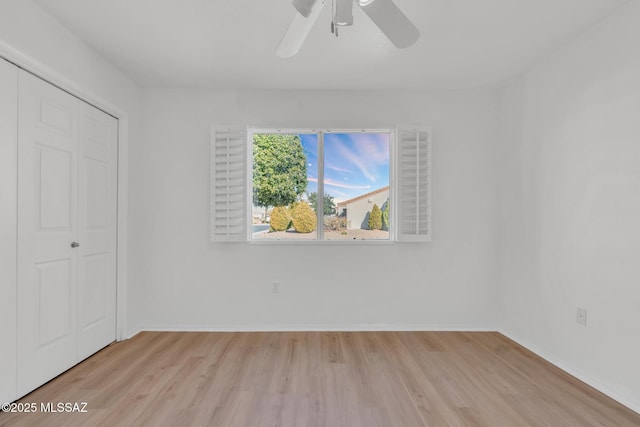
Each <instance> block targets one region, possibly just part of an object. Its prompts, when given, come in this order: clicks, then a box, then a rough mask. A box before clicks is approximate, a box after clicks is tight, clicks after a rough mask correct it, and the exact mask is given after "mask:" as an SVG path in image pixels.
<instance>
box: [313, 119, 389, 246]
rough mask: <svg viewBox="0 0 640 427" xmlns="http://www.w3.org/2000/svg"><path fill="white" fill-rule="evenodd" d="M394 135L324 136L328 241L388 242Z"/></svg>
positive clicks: (342, 134) (387, 133)
mask: <svg viewBox="0 0 640 427" xmlns="http://www.w3.org/2000/svg"><path fill="white" fill-rule="evenodd" d="M389 141H390V135H389V132H380V133H373V132H371V133H370V132H358V133H326V134H324V180H323V182H324V194H325V196H324V205H325V206H324V209H323V211H324V238H325V240H338V239H346V240H388V239H389V224H390V216H389V210H390V202H389V157H390V156H389Z"/></svg>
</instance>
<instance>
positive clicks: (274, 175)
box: [252, 133, 318, 240]
mask: <svg viewBox="0 0 640 427" xmlns="http://www.w3.org/2000/svg"><path fill="white" fill-rule="evenodd" d="M317 169H318V135H317V134H281V133H254V134H253V181H252V184H253V195H252V196H253V208H252V219H253V221H252V222H253V225H252V239H254V240H265V239H270V240H290V239H296V240H315V239H317V236H318V232H317V229H318V227H317V217H316V214H315V212H314V211H313V209H312V208H311V206H310V205H309V201H308V195H309V194H310V193H312V192H317V191H318V189H317V176H318V172H317ZM314 177H315V178H314ZM314 179H315V181H314Z"/></svg>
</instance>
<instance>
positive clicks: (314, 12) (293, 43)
mask: <svg viewBox="0 0 640 427" xmlns="http://www.w3.org/2000/svg"><path fill="white" fill-rule="evenodd" d="M326 2H327V0H320V1H317V2H316V3H315V4H314V5H313V8H312V9H311V12H310V13H309V16H308V17H306V18H305V17H304V16H302V15H301V14H300V13H298V12H297V11H296V15H295V16H294V17H293V21H291V25H289V28H288V29H287V32H286V33H284V36H283V37H282V40H281V41H280V44H279V45H278V49H277V50H276V55H278V56H279V57H281V58H289V57H291V56H293V55H295V54H296V53H298V51H299V50H300V47H302V43H304V41H305V39H306V38H307V35H309V32H310V31H311V27H313V24H314V23H315V22H316V20H317V19H318V16H320V12H321V11H322V8H323V7H324V5H325V3H326Z"/></svg>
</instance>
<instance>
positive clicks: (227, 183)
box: [211, 128, 248, 242]
mask: <svg viewBox="0 0 640 427" xmlns="http://www.w3.org/2000/svg"><path fill="white" fill-rule="evenodd" d="M247 173H248V172H247V130H246V129H241V128H214V129H213V130H212V132H211V240H212V241H218V242H243V241H246V240H247V234H248V233H247V216H248V214H247Z"/></svg>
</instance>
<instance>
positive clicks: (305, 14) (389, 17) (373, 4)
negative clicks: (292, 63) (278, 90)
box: [276, 0, 420, 58]
mask: <svg viewBox="0 0 640 427" xmlns="http://www.w3.org/2000/svg"><path fill="white" fill-rule="evenodd" d="M328 2H329V0H293V6H294V7H295V9H296V11H297V12H296V14H295V16H294V17H293V21H291V24H290V25H289V28H288V29H287V32H286V33H285V34H284V37H282V41H280V45H279V46H278V49H277V50H276V55H278V56H279V57H281V58H289V57H291V56H293V55H295V54H296V53H298V51H299V50H300V47H301V46H302V44H303V43H304V41H305V39H306V38H307V35H308V34H309V32H310V31H311V27H313V24H314V23H315V22H316V20H317V19H318V16H320V12H321V11H322V8H323V7H324V6H325V4H326V3H328ZM331 3H332V21H331V32H332V33H333V34H335V35H336V36H337V35H338V29H339V28H340V27H344V26H350V25H353V4H354V3H356V4H357V5H358V6H359V7H360V8H361V9H362V11H363V12H364V13H365V14H366V15H367V16H368V17H369V18H371V20H372V21H373V22H374V23H375V24H376V25H377V26H378V28H380V31H382V32H383V33H384V35H385V36H387V38H388V39H389V40H390V41H391V43H393V44H394V45H395V46H396V47H397V48H400V49H402V48H405V47H409V46H411V45H413V44H414V43H415V42H416V41H418V38H419V37H420V31H419V30H418V28H417V27H416V26H415V25H414V24H413V23H412V22H411V21H410V20H409V18H407V16H406V15H405V14H404V13H402V11H401V10H400V8H399V7H398V6H397V5H396V4H395V3H394V2H393V0H331Z"/></svg>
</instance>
